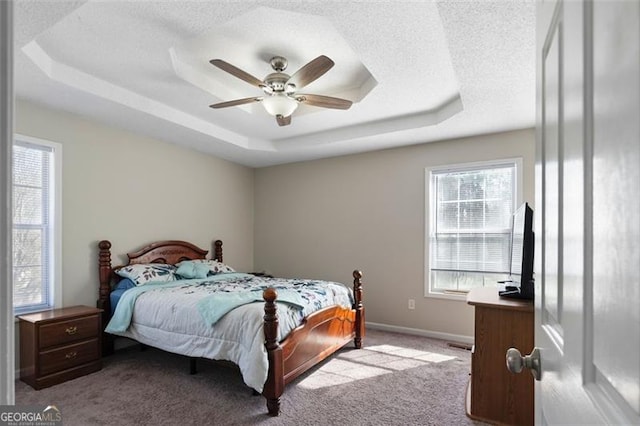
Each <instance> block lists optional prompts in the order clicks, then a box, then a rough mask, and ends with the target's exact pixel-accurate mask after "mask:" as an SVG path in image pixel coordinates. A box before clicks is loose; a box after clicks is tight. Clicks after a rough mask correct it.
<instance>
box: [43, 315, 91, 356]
mask: <svg viewBox="0 0 640 426" xmlns="http://www.w3.org/2000/svg"><path fill="white" fill-rule="evenodd" d="M98 334H100V318H99V316H98V315H93V316H87V317H82V318H76V319H70V320H67V321H59V322H55V323H53V324H43V325H41V326H40V327H39V340H40V344H39V346H40V349H44V348H48V347H49V346H53V345H62V344H65V343H71V342H75V341H78V340H83V339H87V338H90V337H96V336H97V335H98Z"/></svg>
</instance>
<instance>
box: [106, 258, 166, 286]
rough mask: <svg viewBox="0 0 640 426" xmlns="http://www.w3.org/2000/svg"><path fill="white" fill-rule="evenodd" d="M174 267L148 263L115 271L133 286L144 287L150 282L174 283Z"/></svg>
mask: <svg viewBox="0 0 640 426" xmlns="http://www.w3.org/2000/svg"><path fill="white" fill-rule="evenodd" d="M175 273H176V267H175V266H173V265H166V264H164V263H148V264H137V265H128V266H125V267H122V268H120V269H118V270H117V271H116V274H118V275H120V276H121V277H124V278H129V279H130V280H131V281H133V282H134V283H135V285H137V286H138V285H144V284H147V283H150V282H154V283H157V282H169V281H175V280H176V279H177V278H176V275H175Z"/></svg>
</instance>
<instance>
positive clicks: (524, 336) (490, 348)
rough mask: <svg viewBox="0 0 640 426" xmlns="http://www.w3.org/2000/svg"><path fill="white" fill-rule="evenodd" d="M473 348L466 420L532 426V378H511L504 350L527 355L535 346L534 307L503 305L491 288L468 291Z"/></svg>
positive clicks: (514, 302) (506, 301) (528, 304)
mask: <svg viewBox="0 0 640 426" xmlns="http://www.w3.org/2000/svg"><path fill="white" fill-rule="evenodd" d="M467 303H468V304H470V305H473V306H474V307H475V336H474V337H475V342H474V343H475V344H474V348H473V353H472V355H471V378H470V380H469V387H468V390H467V415H468V416H469V417H471V418H473V419H477V420H482V421H485V422H489V423H495V424H508V425H533V399H534V394H533V388H534V385H533V376H532V375H531V373H530V372H529V371H528V370H524V371H522V372H521V373H520V374H512V373H510V372H509V371H508V370H507V367H506V360H505V358H506V352H507V349H509V348H511V347H514V348H517V349H519V350H520V352H521V353H526V354H528V353H530V352H531V351H532V349H533V345H534V339H533V336H534V317H533V301H523V300H517V299H506V298H502V297H500V296H499V295H498V290H497V289H496V288H495V287H494V288H477V289H473V290H471V291H470V292H469V294H468V295H467Z"/></svg>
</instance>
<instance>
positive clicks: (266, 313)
mask: <svg viewBox="0 0 640 426" xmlns="http://www.w3.org/2000/svg"><path fill="white" fill-rule="evenodd" d="M98 247H99V260H98V264H99V281H100V287H99V298H98V303H97V305H98V307H99V308H101V309H103V315H104V318H103V324H107V325H108V326H107V328H106V330H109V332H107V331H105V333H104V334H103V348H104V352H105V355H107V354H110V353H113V350H114V339H115V337H117V336H124V337H129V338H132V339H134V340H137V341H138V342H140V343H142V344H144V345H149V346H153V347H157V348H159V349H162V350H167V351H170V352H174V353H178V354H181V355H186V356H189V357H191V359H192V360H195V359H197V358H208V359H225V360H229V361H232V362H234V363H236V364H237V365H238V366H239V367H240V371H241V373H242V374H243V379H244V380H245V383H247V384H248V385H249V386H250V387H252V388H253V389H254V391H256V392H258V393H261V394H262V395H263V396H264V397H265V398H266V402H267V410H268V413H269V414H270V415H272V416H277V415H278V414H279V412H280V397H281V396H282V394H283V392H284V387H285V385H286V384H288V383H290V382H291V381H292V380H294V379H295V378H296V377H298V376H299V375H300V374H302V373H304V372H305V371H307V370H308V369H309V368H311V367H313V366H314V365H316V364H317V363H319V362H320V361H322V360H324V359H325V358H327V357H328V356H330V355H331V354H333V353H335V352H336V351H337V350H339V349H340V348H342V347H343V346H344V345H345V344H347V343H348V342H350V341H353V342H354V345H355V347H356V348H358V349H360V348H361V347H362V340H363V338H364V334H365V332H364V330H365V329H364V324H365V319H364V306H363V303H362V273H361V272H360V271H358V270H355V271H353V274H352V275H353V288H352V289H348V290H347V292H348V294H349V299H348V303H346V302H345V299H344V296H343V295H342V293H341V292H342V290H340V289H339V288H338V286H337V285H338V283H330V282H327V285H328V287H327V288H326V289H325V290H323V291H319V293H323V294H324V295H325V296H326V297H327V299H326V300H323V303H324V304H321V303H320V301H318V300H314V304H315V305H316V306H315V308H314V309H315V310H314V309H311V308H310V307H309V305H303V304H302V302H307V301H308V300H309V299H315V298H316V295H314V294H310V295H309V294H305V295H304V297H303V298H300V295H296V294H294V292H293V291H291V290H290V289H291V288H294V287H295V288H296V289H298V288H300V287H301V285H300V284H301V283H300V282H299V281H296V282H294V281H295V280H285V279H277V278H271V277H265V276H258V275H259V274H243V273H237V272H236V271H233V272H229V273H227V271H224V273H223V274H218V273H217V269H216V273H215V275H211V274H212V273H211V269H210V270H209V274H208V275H207V276H206V277H203V276H202V275H200V276H196V277H191V276H188V277H189V278H192V279H187V280H186V281H184V282H183V281H181V282H171V283H166V284H169V285H165V283H158V282H155V281H154V282H151V283H148V284H145V285H140V286H135V285H134V286H133V287H134V288H132V289H131V290H125V291H121V290H122V284H123V283H124V281H125V280H123V278H125V277H124V275H126V274H124V272H128V271H130V270H133V269H140V268H145V267H147V266H150V267H153V268H156V267H158V268H162V267H163V266H162V265H163V264H164V265H173V266H171V267H170V268H171V270H175V269H176V268H178V266H179V270H183V269H184V268H185V265H189V267H190V268H192V269H190V270H191V271H196V270H198V269H199V265H201V264H206V265H208V266H209V267H210V265H212V264H216V265H218V264H221V265H225V264H224V263H223V254H222V241H221V240H216V241H215V242H214V244H213V255H212V256H211V258H210V259H208V258H207V254H208V250H204V249H201V248H199V247H197V246H196V245H194V244H191V243H189V242H186V241H177V240H170V241H159V242H155V243H152V244H149V245H147V246H145V247H143V248H142V249H140V250H138V251H135V252H132V253H127V258H128V262H127V263H126V264H124V265H119V266H112V264H111V243H110V242H109V241H107V240H103V241H100V242H99V244H98ZM216 262H218V263H216ZM174 266H175V268H174ZM229 269H231V270H232V268H229ZM194 273H195V272H194ZM196 275H197V274H196ZM181 277H182V275H179V276H178V278H179V279H180V278H181ZM126 278H129V276H128V275H126ZM303 281H304V282H303V283H302V286H304V287H305V289H307V290H305V291H313V290H314V289H315V287H314V286H316V284H317V283H319V281H317V280H303ZM323 283H324V282H323ZM241 285H250V286H252V287H251V288H252V291H250V292H247V291H240V292H236V293H232V291H231V290H233V289H235V288H236V287H238V288H240V286H241ZM318 285H320V284H318ZM291 286H294V287H291ZM143 287H147V288H143ZM160 287H162V288H160ZM342 287H344V286H342ZM220 288H223V289H224V290H221V291H219V289H220ZM211 289H216V290H211ZM242 289H244V287H243V288H242ZM242 289H241V290H242ZM256 289H258V290H256ZM198 292H204V293H206V295H205V296H204V297H202V298H200V299H198V301H197V302H195V301H194V300H195V299H194V298H195V297H196V296H195V295H194V294H193V293H198ZM138 293H139V294H138ZM212 293H215V294H212ZM279 293H280V295H279ZM248 294H250V295H252V296H251V297H254V299H252V300H253V301H254V302H255V301H257V300H258V298H257V297H255V296H256V294H259V296H260V297H259V299H260V302H261V303H250V302H247V301H246V300H245V299H246V298H247V297H248V296H247V295H248ZM115 296H117V297H115ZM163 297H164V298H165V299H162V298H163ZM331 297H334V298H335V299H331ZM237 298H240V299H242V301H241V302H240V304H239V305H238V306H237V307H235V308H231V307H230V306H232V305H229V306H227V305H228V304H229V303H228V301H229V300H232V299H233V300H235V299H237ZM131 299H133V301H132V300H131ZM332 300H334V302H332ZM337 300H340V303H337V302H335V301H337ZM116 301H117V307H116V308H115V309H112V308H113V306H112V304H115V303H116ZM327 304H328V305H327ZM223 305H224V306H225V309H230V310H229V311H228V313H226V314H222V316H221V317H220V315H219V313H218V314H217V316H216V318H213V319H211V315H210V311H209V308H212V309H213V310H214V311H218V307H219V306H223ZM303 306H304V307H303ZM128 310H130V311H131V312H129V314H128V316H127V311H128ZM196 311H197V312H199V313H200V320H202V317H204V318H207V319H209V320H210V322H206V321H201V322H199V323H197V324H195V323H193V322H191V323H189V325H185V324H183V322H186V321H187V319H188V318H191V319H190V320H189V321H195V319H194V318H195V317H196V316H197V314H196V313H194V312H196ZM311 311H313V312H311ZM123 312H124V315H123ZM214 316H215V315H214ZM127 321H129V322H127ZM211 321H213V322H211ZM243 321H244V322H245V323H244V324H243ZM151 322H152V323H151ZM194 324H195V325H194ZM238 324H242V326H238ZM114 330H115V331H114ZM184 330H188V331H187V332H183V331H184ZM246 330H249V331H246ZM157 333H160V334H157ZM210 333H222V335H218V334H210ZM232 333H237V334H238V335H240V334H248V335H249V337H247V336H238V337H237V338H238V343H237V344H235V346H233V347H231V349H229V348H220V347H219V345H218V344H217V343H216V342H220V341H225V342H227V341H230V340H232V338H230V337H229V336H230V335H231V334H232ZM220 336H221V337H220ZM234 336H235V335H234ZM282 336H284V337H282ZM233 338H235V337H233ZM240 339H245V340H242V341H241V340H240ZM212 342H213V343H212ZM248 347H250V348H252V349H247V348H248ZM241 348H243V349H241ZM228 349H229V350H228ZM220 351H222V352H220ZM221 354H222V355H221ZM230 354H231V355H230ZM217 356H220V357H217ZM263 364H264V365H263ZM193 365H194V364H193V363H192V369H193ZM256 365H258V367H256ZM260 365H263V367H264V371H262V369H261V367H259V366H260ZM251 369H254V370H255V371H253V370H251ZM249 370H251V371H249ZM254 373H255V374H254ZM262 379H264V382H263V383H260V382H261V381H262Z"/></svg>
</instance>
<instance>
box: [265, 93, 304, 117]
mask: <svg viewBox="0 0 640 426" xmlns="http://www.w3.org/2000/svg"><path fill="white" fill-rule="evenodd" d="M262 105H263V106H264V109H265V110H266V111H267V112H268V113H269V114H271V115H273V116H274V117H277V116H278V115H281V116H283V117H288V116H290V115H291V114H293V112H294V111H295V110H296V109H297V108H298V101H296V100H295V99H292V98H290V97H288V96H286V95H284V94H282V95H273V96H267V97H265V98H264V99H263V101H262Z"/></svg>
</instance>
